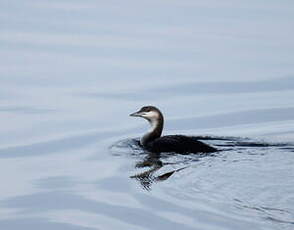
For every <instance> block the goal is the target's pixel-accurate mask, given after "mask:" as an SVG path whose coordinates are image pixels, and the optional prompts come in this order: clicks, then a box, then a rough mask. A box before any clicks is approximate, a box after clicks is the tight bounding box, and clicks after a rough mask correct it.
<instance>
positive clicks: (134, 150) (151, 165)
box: [110, 136, 294, 191]
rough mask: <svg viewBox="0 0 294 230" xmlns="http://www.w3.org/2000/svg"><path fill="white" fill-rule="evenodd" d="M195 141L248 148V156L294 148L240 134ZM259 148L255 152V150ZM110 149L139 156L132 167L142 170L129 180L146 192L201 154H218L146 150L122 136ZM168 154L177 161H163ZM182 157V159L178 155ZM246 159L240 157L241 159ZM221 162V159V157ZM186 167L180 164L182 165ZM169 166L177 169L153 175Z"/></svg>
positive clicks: (222, 148) (229, 148) (234, 148)
mask: <svg viewBox="0 0 294 230" xmlns="http://www.w3.org/2000/svg"><path fill="white" fill-rule="evenodd" d="M196 137H197V139H198V140H202V141H207V142H209V144H212V145H214V146H217V147H218V148H219V150H220V152H227V151H243V150H244V151H249V152H248V154H249V155H252V154H253V155H254V154H259V155H264V154H265V153H264V152H265V151H266V150H268V148H279V149H285V148H287V150H289V149H291V150H292V151H293V150H294V147H293V145H291V144H289V143H288V144H287V143H266V142H262V141H255V140H252V139H249V138H241V137H224V136H220V137H218V136H196ZM257 149H258V150H259V151H258V152H257V153H256V150H257ZM110 150H111V152H112V154H113V155H116V156H123V155H124V156H126V155H130V156H132V157H133V158H136V159H138V158H140V160H139V161H137V163H136V164H135V168H139V169H141V168H146V170H145V171H143V172H140V173H137V174H135V175H132V176H130V178H132V179H136V180H137V181H138V182H139V183H140V185H141V186H142V188H143V189H144V190H147V191H150V190H151V189H152V188H151V187H152V185H153V184H155V183H157V182H161V181H165V180H167V179H168V178H170V176H172V175H173V174H174V173H176V172H179V171H181V170H183V169H186V168H188V167H190V166H192V164H193V163H194V162H196V161H199V159H200V158H203V157H207V156H210V157H215V156H217V155H218V152H216V153H203V154H190V155H188V156H183V155H180V154H175V153H163V154H158V153H150V152H147V151H145V150H144V149H142V147H141V146H140V142H139V139H124V140H121V141H118V142H116V143H114V144H113V145H112V146H111V147H110ZM171 156H179V158H180V159H179V158H177V160H174V161H173V162H163V161H162V160H163V159H164V160H165V159H169V158H170V157H171ZM181 157H183V158H181ZM244 160H248V161H249V159H242V161H244ZM224 161H225V160H224ZM234 161H241V160H234ZM183 163H184V164H185V165H187V166H185V167H182V164H183ZM168 165H173V166H178V168H177V169H174V170H170V171H167V172H165V173H162V174H159V175H157V173H158V172H159V170H162V169H163V168H164V167H165V166H168Z"/></svg>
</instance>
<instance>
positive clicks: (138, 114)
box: [130, 112, 141, 117]
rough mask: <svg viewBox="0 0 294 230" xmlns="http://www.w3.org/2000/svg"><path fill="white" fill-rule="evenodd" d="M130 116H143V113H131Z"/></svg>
mask: <svg viewBox="0 0 294 230" xmlns="http://www.w3.org/2000/svg"><path fill="white" fill-rule="evenodd" d="M130 116H131V117H141V113H140V112H135V113H131V114H130Z"/></svg>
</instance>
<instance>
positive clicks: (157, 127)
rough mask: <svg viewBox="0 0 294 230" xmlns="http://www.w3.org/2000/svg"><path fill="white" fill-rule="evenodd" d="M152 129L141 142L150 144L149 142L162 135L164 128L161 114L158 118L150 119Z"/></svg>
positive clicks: (144, 144)
mask: <svg viewBox="0 0 294 230" xmlns="http://www.w3.org/2000/svg"><path fill="white" fill-rule="evenodd" d="M148 121H149V124H150V126H151V129H150V130H149V131H148V132H147V133H146V134H145V135H144V136H143V137H142V138H141V140H140V143H141V145H143V146H146V145H148V143H150V142H152V141H154V140H155V139H157V138H159V137H160V136H161V133H162V130H163V123H164V122H163V117H162V116H159V118H158V119H153V120H148Z"/></svg>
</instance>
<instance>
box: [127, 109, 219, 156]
mask: <svg viewBox="0 0 294 230" xmlns="http://www.w3.org/2000/svg"><path fill="white" fill-rule="evenodd" d="M130 116H132V117H142V118H144V119H146V120H147V121H148V122H149V124H150V125H151V129H150V131H148V132H147V133H146V134H145V135H144V136H143V137H141V139H140V145H141V146H142V147H143V148H144V149H146V150H148V151H150V152H152V153H161V152H174V153H180V154H189V153H211V152H216V151H218V150H217V149H216V148H214V147H212V146H209V145H207V144H205V143H203V142H200V141H198V140H197V137H193V136H184V135H167V136H161V134H162V130H163V124H164V118H163V115H162V113H161V111H160V110H159V109H158V108H156V107H155V106H144V107H142V108H141V109H140V110H139V111H137V112H135V113H132V114H130Z"/></svg>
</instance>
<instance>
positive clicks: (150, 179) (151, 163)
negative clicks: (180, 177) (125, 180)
mask: <svg viewBox="0 0 294 230" xmlns="http://www.w3.org/2000/svg"><path fill="white" fill-rule="evenodd" d="M163 166H164V164H163V163H162V161H161V160H160V155H159V154H155V153H148V156H147V157H146V158H145V159H144V160H143V161H139V162H138V163H137V164H136V168H144V167H149V169H148V170H146V171H144V172H141V173H138V174H136V175H133V176H131V177H130V178H134V179H136V180H138V181H139V182H140V184H141V185H142V187H143V189H145V190H147V191H150V190H151V186H152V184H153V183H154V182H159V181H164V180H166V179H168V178H169V177H170V176H171V175H173V174H174V173H175V172H178V171H180V170H183V169H185V168H186V167H182V168H179V169H176V170H172V171H169V172H167V173H164V174H161V175H159V176H155V175H154V174H155V172H156V171H158V170H159V169H160V168H162V167H163Z"/></svg>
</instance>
